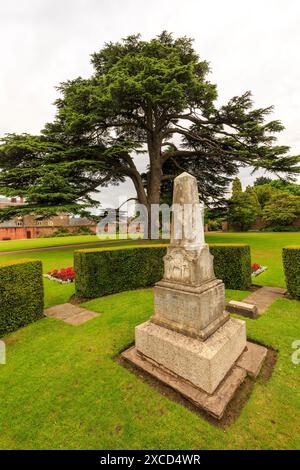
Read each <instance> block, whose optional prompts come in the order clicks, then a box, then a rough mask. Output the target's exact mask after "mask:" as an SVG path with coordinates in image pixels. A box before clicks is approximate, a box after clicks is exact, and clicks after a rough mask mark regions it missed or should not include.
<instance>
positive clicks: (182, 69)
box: [0, 31, 299, 220]
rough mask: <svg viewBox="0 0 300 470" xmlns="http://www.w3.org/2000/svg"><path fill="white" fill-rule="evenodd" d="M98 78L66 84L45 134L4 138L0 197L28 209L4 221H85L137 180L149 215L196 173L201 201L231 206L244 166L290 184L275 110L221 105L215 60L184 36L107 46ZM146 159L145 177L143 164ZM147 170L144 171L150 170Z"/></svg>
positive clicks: (292, 160) (235, 102)
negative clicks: (213, 78)
mask: <svg viewBox="0 0 300 470" xmlns="http://www.w3.org/2000/svg"><path fill="white" fill-rule="evenodd" d="M92 65H93V68H94V71H93V74H92V75H91V77H89V78H84V79H83V78H80V77H78V78H75V79H73V80H69V81H66V82H65V83H62V84H61V85H60V86H59V88H58V89H59V91H60V93H61V97H60V98H59V99H58V100H57V101H56V106H57V114H56V117H55V120H54V122H53V123H49V124H47V125H46V126H45V128H44V130H43V131H42V133H41V135H38V136H31V135H27V134H21V135H15V134H12V135H7V136H5V137H4V138H3V140H2V142H3V143H2V145H0V168H1V172H0V192H1V194H3V195H5V196H23V197H24V198H26V201H27V203H28V206H26V207H20V206H18V207H17V208H16V207H13V208H11V207H10V208H4V209H1V210H0V220H5V219H9V218H10V217H12V216H16V215H21V216H22V215H24V214H25V213H31V212H35V213H36V214H40V215H42V216H44V217H46V216H50V215H53V214H54V213H57V212H72V213H83V211H84V210H85V209H86V210H87V209H88V208H90V207H92V206H96V205H97V201H96V199H92V195H93V194H94V193H95V192H97V191H99V188H100V187H101V186H102V187H103V186H106V185H108V184H118V183H120V182H122V181H124V179H125V178H130V179H131V180H132V182H133V184H134V187H135V190H136V193H137V199H138V201H139V202H140V203H142V204H144V205H145V206H146V207H148V208H149V207H150V205H151V204H156V203H159V202H160V192H161V189H162V193H163V197H162V200H165V201H166V200H170V195H171V190H172V181H173V179H174V178H175V177H176V176H177V175H178V174H179V173H181V172H183V171H188V172H189V173H191V174H193V175H194V176H195V177H196V178H197V181H198V184H199V192H200V194H201V199H203V200H206V201H211V200H219V199H220V198H224V193H225V192H226V189H227V188H228V185H229V183H230V181H231V180H232V178H233V177H234V176H235V175H236V174H237V173H238V171H239V169H240V168H241V167H245V166H251V167H252V168H254V169H257V168H265V169H266V170H268V171H269V172H273V173H276V174H280V173H283V174H284V176H285V179H288V178H289V177H291V176H293V175H295V174H297V173H299V167H298V164H299V156H290V155H289V154H288V152H289V148H288V147H287V146H284V145H278V144H277V141H276V139H277V137H276V136H277V134H278V133H279V132H281V131H282V130H283V129H284V127H283V125H282V124H281V122H280V121H277V120H271V121H269V118H268V117H269V115H270V113H271V112H272V107H267V108H256V109H255V108H254V106H253V101H252V97H251V93H250V92H249V91H248V92H245V93H243V94H242V95H241V96H234V97H232V98H231V99H230V100H229V101H228V102H227V103H225V104H224V105H222V106H219V105H218V102H217V96H218V93H217V87H216V85H215V84H214V83H211V82H210V81H209V76H208V74H209V71H210V69H209V65H208V62H206V61H205V60H202V58H200V57H199V56H198V54H197V52H196V51H195V50H194V48H193V41H192V40H191V39H190V38H187V37H179V38H174V37H173V36H172V34H169V33H167V32H166V31H163V32H162V33H161V34H160V35H159V36H157V37H155V38H153V39H150V40H148V41H144V40H142V39H141V37H140V35H135V36H129V37H127V38H125V39H124V40H122V41H121V42H116V43H107V44H105V45H104V47H103V48H102V49H101V50H100V51H98V52H96V53H94V54H93V55H92ZM145 152H146V154H147V158H148V162H149V165H148V166H147V168H146V170H145V172H144V173H140V171H139V165H137V164H136V157H137V154H138V155H141V156H142V155H143V154H144V153H145ZM143 167H144V165H143Z"/></svg>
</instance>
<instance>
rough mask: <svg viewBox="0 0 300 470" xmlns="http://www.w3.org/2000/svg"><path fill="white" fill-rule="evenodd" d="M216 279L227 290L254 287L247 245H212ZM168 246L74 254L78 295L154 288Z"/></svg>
mask: <svg viewBox="0 0 300 470" xmlns="http://www.w3.org/2000/svg"><path fill="white" fill-rule="evenodd" d="M210 251H211V253H212V254H213V255H214V257H215V258H214V268H215V273H216V276H217V278H219V279H222V280H223V281H224V283H225V286H226V287H227V288H228V289H247V288H248V287H249V286H250V285H251V259H250V247H249V246H248V245H211V246H210ZM165 254H166V245H155V246H145V245H144V246H134V247H132V246H129V247H128V248H122V249H120V248H109V249H108V248H106V249H105V248H100V249H99V248H98V249H86V250H78V251H75V253H74V267H75V287H76V294H77V295H79V296H82V297H86V298H94V297H100V296H102V295H106V294H113V293H116V292H121V291H124V290H131V289H136V288H139V287H147V286H152V285H153V284H154V283H155V282H157V281H159V280H160V279H161V278H162V276H163V257H164V256H165Z"/></svg>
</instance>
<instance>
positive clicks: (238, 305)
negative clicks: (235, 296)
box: [226, 300, 258, 319]
mask: <svg viewBox="0 0 300 470" xmlns="http://www.w3.org/2000/svg"><path fill="white" fill-rule="evenodd" d="M226 310H227V312H230V313H237V314H238V315H242V316H243V317H248V318H253V319H256V318H258V309H257V307H256V305H253V304H248V303H246V302H239V301H237V300H230V302H228V303H227V304H226Z"/></svg>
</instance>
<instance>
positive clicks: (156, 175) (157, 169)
mask: <svg viewBox="0 0 300 470" xmlns="http://www.w3.org/2000/svg"><path fill="white" fill-rule="evenodd" d="M161 143H162V139H161V137H160V136H159V135H155V134H154V135H151V137H150V138H149V139H148V150H149V159H150V177H149V180H148V185H147V205H148V207H147V209H148V239H152V233H151V227H152V224H153V223H157V221H153V220H152V217H151V206H152V205H153V204H158V205H159V203H160V187H161V178H162V161H161ZM158 223H159V222H158Z"/></svg>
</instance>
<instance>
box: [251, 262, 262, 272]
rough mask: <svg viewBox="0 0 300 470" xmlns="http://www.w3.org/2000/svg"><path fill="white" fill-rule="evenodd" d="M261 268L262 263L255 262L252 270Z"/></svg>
mask: <svg viewBox="0 0 300 470" xmlns="http://www.w3.org/2000/svg"><path fill="white" fill-rule="evenodd" d="M260 268H261V265H260V264H258V263H253V264H252V265H251V269H252V271H257V270H258V269H260Z"/></svg>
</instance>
